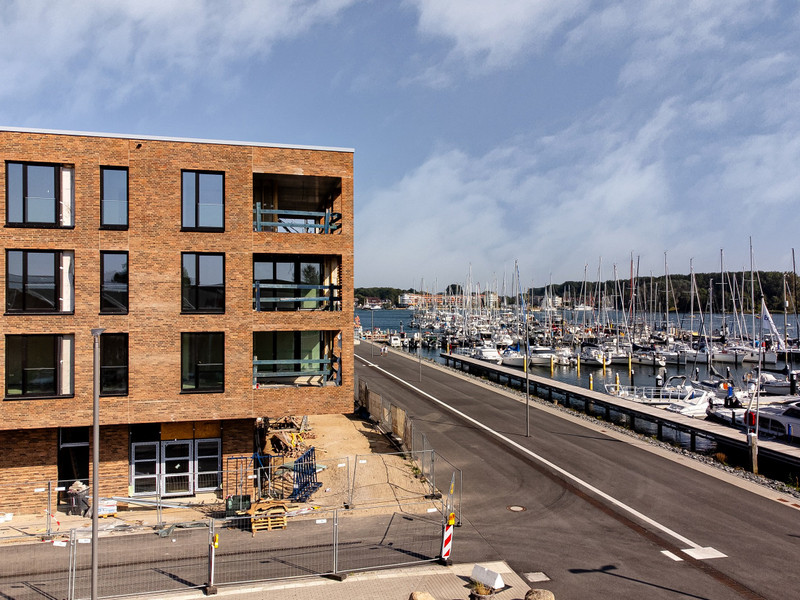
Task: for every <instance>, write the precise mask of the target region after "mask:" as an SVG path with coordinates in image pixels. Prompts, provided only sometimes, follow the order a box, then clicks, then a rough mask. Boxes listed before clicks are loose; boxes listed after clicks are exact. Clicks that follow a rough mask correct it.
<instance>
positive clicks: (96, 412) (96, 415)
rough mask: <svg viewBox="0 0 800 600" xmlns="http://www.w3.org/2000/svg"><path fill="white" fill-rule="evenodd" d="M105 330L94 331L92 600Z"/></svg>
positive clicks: (98, 502) (95, 563) (95, 592)
mask: <svg viewBox="0 0 800 600" xmlns="http://www.w3.org/2000/svg"><path fill="white" fill-rule="evenodd" d="M104 331H105V329H102V328H97V329H92V337H93V338H94V344H93V346H94V351H93V356H94V367H93V374H94V386H93V387H94V399H93V402H92V589H91V593H92V600H96V599H97V530H98V514H97V513H98V508H99V506H98V505H99V504H100V494H99V492H98V489H99V487H100V476H99V474H98V471H99V470H100V334H101V333H103V332H104Z"/></svg>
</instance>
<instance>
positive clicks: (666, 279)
mask: <svg viewBox="0 0 800 600" xmlns="http://www.w3.org/2000/svg"><path fill="white" fill-rule="evenodd" d="M664 316H665V317H666V318H665V319H664V335H669V269H668V268H667V252H666V251H664Z"/></svg>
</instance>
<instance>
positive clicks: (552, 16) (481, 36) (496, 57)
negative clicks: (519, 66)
mask: <svg viewBox="0 0 800 600" xmlns="http://www.w3.org/2000/svg"><path fill="white" fill-rule="evenodd" d="M409 1H410V2H411V4H413V5H414V6H416V8H417V10H418V11H419V24H418V29H419V31H420V33H422V34H423V35H425V36H431V37H439V36H441V37H444V38H447V39H449V40H451V41H452V43H453V48H452V51H451V53H450V56H449V58H450V60H462V59H463V60H467V61H469V62H471V63H473V64H474V65H476V66H477V65H480V66H482V67H484V68H497V67H505V66H508V65H509V64H511V63H512V62H514V61H515V60H517V59H518V58H519V57H520V56H524V55H526V54H529V53H531V52H535V51H538V50H541V49H542V48H543V47H545V46H546V45H547V43H548V42H549V40H550V38H551V37H552V36H553V35H554V33H555V32H556V31H558V30H559V29H560V28H561V27H563V26H564V25H565V24H566V23H568V22H570V21H571V20H572V19H574V18H575V17H576V16H577V15H580V14H582V13H584V12H585V11H586V10H587V8H588V7H589V6H590V4H591V3H590V2H589V1H588V0H559V1H557V2H553V1H549V0H504V2H501V3H490V2H484V1H483V0H409Z"/></svg>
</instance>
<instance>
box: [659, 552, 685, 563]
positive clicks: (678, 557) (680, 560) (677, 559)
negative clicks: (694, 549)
mask: <svg viewBox="0 0 800 600" xmlns="http://www.w3.org/2000/svg"><path fill="white" fill-rule="evenodd" d="M661 554H663V555H664V556H666V557H668V558H671V559H672V560H674V561H675V562H683V559H682V558H681V557H680V556H678V555H677V554H675V553H674V552H670V551H669V550H662V551H661Z"/></svg>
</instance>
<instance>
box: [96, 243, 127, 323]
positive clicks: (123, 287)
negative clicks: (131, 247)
mask: <svg viewBox="0 0 800 600" xmlns="http://www.w3.org/2000/svg"><path fill="white" fill-rule="evenodd" d="M100 274H101V275H100V312H101V313H104V314H114V313H116V314H125V313H127V312H128V253H127V252H116V251H114V252H101V253H100Z"/></svg>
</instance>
